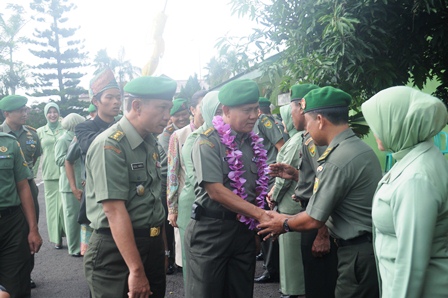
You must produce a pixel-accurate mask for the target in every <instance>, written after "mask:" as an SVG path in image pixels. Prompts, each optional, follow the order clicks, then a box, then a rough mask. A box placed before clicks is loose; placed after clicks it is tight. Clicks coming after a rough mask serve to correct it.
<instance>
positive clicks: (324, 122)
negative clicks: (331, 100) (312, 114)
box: [316, 114, 327, 130]
mask: <svg viewBox="0 0 448 298" xmlns="http://www.w3.org/2000/svg"><path fill="white" fill-rule="evenodd" d="M316 121H318V123H319V129H320V130H323V129H324V127H325V126H326V125H327V119H325V118H324V117H322V115H321V114H317V116H316Z"/></svg>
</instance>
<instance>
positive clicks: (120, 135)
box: [109, 130, 124, 142]
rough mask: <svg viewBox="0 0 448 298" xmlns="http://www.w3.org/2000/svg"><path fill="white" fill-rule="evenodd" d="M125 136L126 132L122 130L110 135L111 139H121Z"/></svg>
mask: <svg viewBox="0 0 448 298" xmlns="http://www.w3.org/2000/svg"><path fill="white" fill-rule="evenodd" d="M123 137H124V132H122V131H121V130H117V131H115V132H114V133H112V134H111V135H110V136H109V139H112V140H115V141H118V142H119V141H120V140H121V139H122V138H123Z"/></svg>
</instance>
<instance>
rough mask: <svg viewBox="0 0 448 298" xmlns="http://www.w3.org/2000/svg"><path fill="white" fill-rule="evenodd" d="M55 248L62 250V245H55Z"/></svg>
mask: <svg viewBox="0 0 448 298" xmlns="http://www.w3.org/2000/svg"><path fill="white" fill-rule="evenodd" d="M54 248H55V249H62V244H55V245H54Z"/></svg>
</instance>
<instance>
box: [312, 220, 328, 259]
mask: <svg viewBox="0 0 448 298" xmlns="http://www.w3.org/2000/svg"><path fill="white" fill-rule="evenodd" d="M329 252H330V235H329V233H328V230H327V227H326V226H323V227H321V228H320V229H319V231H318V232H317V236H316V238H315V239H314V242H313V246H312V248H311V253H312V254H313V256H314V257H317V258H320V257H323V256H324V255H326V254H328V253H329Z"/></svg>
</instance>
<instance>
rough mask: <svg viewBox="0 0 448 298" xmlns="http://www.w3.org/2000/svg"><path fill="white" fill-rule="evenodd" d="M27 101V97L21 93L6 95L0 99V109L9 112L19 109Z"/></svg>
mask: <svg viewBox="0 0 448 298" xmlns="http://www.w3.org/2000/svg"><path fill="white" fill-rule="evenodd" d="M27 102H28V98H26V97H25V96H21V95H8V96H5V97H3V98H2V99H1V100H0V110H2V111H5V112H11V111H15V110H18V109H20V108H21V107H23V106H24V105H26V103H27Z"/></svg>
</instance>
